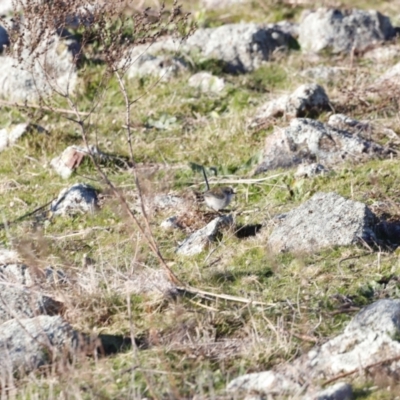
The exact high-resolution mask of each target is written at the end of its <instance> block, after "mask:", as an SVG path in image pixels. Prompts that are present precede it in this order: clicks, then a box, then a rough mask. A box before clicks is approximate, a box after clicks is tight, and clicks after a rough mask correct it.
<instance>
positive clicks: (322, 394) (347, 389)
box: [302, 382, 353, 400]
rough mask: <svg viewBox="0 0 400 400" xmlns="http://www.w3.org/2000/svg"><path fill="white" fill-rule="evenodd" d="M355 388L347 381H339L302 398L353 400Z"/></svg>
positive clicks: (309, 399) (313, 399) (306, 399)
mask: <svg viewBox="0 0 400 400" xmlns="http://www.w3.org/2000/svg"><path fill="white" fill-rule="evenodd" d="M352 399H353V388H352V387H351V385H349V384H348V383H345V382H338V383H336V384H335V385H332V386H329V387H327V388H326V389H324V390H320V391H319V392H317V393H315V394H312V395H310V394H309V395H306V396H305V397H303V399H302V400H352Z"/></svg>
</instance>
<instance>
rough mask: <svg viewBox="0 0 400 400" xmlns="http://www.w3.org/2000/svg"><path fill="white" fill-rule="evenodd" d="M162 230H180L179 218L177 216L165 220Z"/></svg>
mask: <svg viewBox="0 0 400 400" xmlns="http://www.w3.org/2000/svg"><path fill="white" fill-rule="evenodd" d="M160 226H161V228H163V229H165V230H167V231H170V230H172V229H178V228H179V224H178V217H177V216H175V215H174V216H172V217H169V218H167V219H165V220H164V221H163V222H161V224H160Z"/></svg>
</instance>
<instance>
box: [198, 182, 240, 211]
mask: <svg viewBox="0 0 400 400" xmlns="http://www.w3.org/2000/svg"><path fill="white" fill-rule="evenodd" d="M234 195H235V192H234V191H233V189H232V188H231V187H215V188H212V189H210V190H207V191H206V192H205V193H204V201H205V202H206V204H207V206H208V207H210V208H212V209H213V210H214V211H219V210H222V209H223V208H225V207H226V206H227V205H228V204H229V203H230V202H231V200H232V198H233V196H234Z"/></svg>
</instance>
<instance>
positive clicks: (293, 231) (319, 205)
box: [268, 193, 377, 253]
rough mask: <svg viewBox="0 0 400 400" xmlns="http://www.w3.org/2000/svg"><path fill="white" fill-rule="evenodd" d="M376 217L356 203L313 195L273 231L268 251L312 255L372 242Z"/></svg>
mask: <svg viewBox="0 0 400 400" xmlns="http://www.w3.org/2000/svg"><path fill="white" fill-rule="evenodd" d="M376 223H377V218H376V216H375V215H374V214H373V213H372V212H371V211H370V210H369V208H368V207H367V206H366V205H365V204H363V203H360V202H358V201H352V200H347V199H345V198H344V197H342V196H339V195H338V194H336V193H317V194H315V195H314V196H313V197H312V198H311V199H310V200H308V201H306V202H305V203H303V204H302V205H300V206H299V207H297V208H296V209H294V210H292V211H290V212H289V213H287V214H286V215H285V217H284V218H282V220H281V221H280V223H279V225H278V226H276V227H275V228H274V230H273V231H272V233H271V235H270V237H269V239H268V246H269V248H270V249H271V250H272V251H273V252H275V253H277V252H285V251H305V252H312V251H316V250H318V249H321V248H324V247H331V246H349V245H354V244H356V243H359V242H360V240H362V241H366V242H369V243H370V242H371V241H373V240H375V233H374V229H375V225H376Z"/></svg>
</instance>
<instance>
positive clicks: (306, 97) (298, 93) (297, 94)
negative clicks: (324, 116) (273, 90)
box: [250, 83, 330, 126]
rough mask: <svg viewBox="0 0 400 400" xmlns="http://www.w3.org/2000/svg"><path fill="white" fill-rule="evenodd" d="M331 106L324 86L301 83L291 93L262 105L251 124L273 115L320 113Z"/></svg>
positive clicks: (291, 116)
mask: <svg viewBox="0 0 400 400" xmlns="http://www.w3.org/2000/svg"><path fill="white" fill-rule="evenodd" d="M329 108H330V106H329V98H328V96H327V94H326V93H325V90H324V88H323V87H322V86H320V85H317V84H315V83H314V84H306V85H301V86H300V87H298V88H297V89H296V90H295V91H294V92H293V93H292V94H291V95H285V96H281V97H279V98H278V99H276V100H272V101H268V102H267V103H265V104H264V105H262V106H261V107H260V108H259V109H258V110H257V113H256V116H255V117H254V119H253V120H252V122H251V123H250V125H251V126H257V125H259V124H262V123H264V122H265V121H266V120H268V119H269V118H271V117H280V116H287V117H289V118H293V117H303V116H305V115H306V114H307V113H310V112H318V113H319V112H321V111H323V110H326V109H329Z"/></svg>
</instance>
